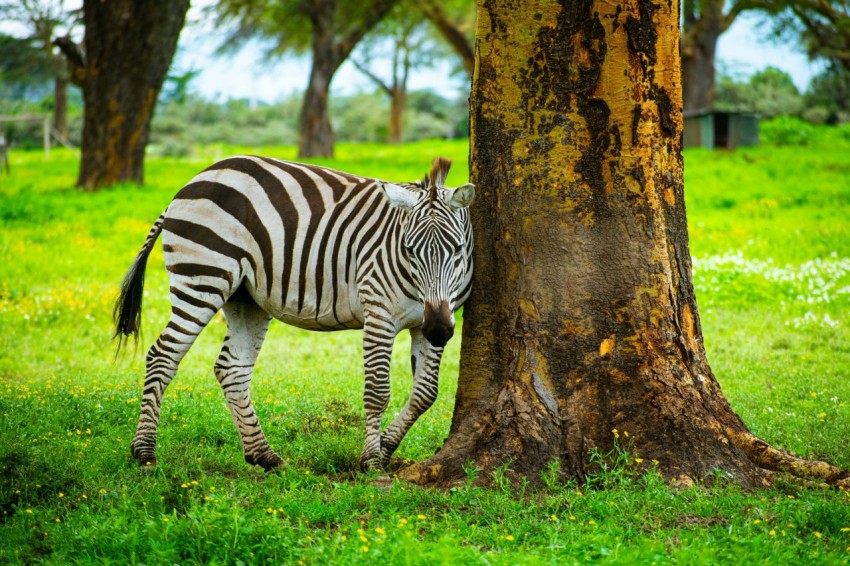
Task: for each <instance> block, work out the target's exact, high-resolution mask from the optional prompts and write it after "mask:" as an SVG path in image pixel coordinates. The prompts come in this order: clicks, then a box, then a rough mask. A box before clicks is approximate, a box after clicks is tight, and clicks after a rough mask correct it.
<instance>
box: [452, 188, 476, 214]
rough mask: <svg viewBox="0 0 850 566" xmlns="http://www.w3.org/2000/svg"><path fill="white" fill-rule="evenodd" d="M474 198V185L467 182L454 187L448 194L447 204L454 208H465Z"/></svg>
mask: <svg viewBox="0 0 850 566" xmlns="http://www.w3.org/2000/svg"><path fill="white" fill-rule="evenodd" d="M474 199H475V185H473V184H472V183H467V184H465V185H461V186H460V187H458V188H456V189H455V190H453V191H452V192H451V193H450V194H449V202H448V204H449V206H450V207H452V208H453V209H454V210H460V209H461V208H466V207H467V206H469V205H470V204H472V201H473V200H474Z"/></svg>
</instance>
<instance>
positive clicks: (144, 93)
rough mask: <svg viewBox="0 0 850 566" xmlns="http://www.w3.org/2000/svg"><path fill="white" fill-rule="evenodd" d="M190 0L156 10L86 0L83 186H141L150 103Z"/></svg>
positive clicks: (169, 0) (124, 1) (114, 0)
mask: <svg viewBox="0 0 850 566" xmlns="http://www.w3.org/2000/svg"><path fill="white" fill-rule="evenodd" d="M188 8H189V0H163V1H162V2H158V3H157V4H156V9H153V7H152V6H151V5H149V4H148V3H145V2H135V1H133V0H110V1H109V2H102V1H100V0H87V1H85V2H84V4H83V11H84V19H85V28H86V35H85V58H86V61H85V67H84V73H83V99H84V101H85V115H84V121H83V140H82V163H81V165H80V175H79V178H78V180H77V185H78V186H80V187H83V188H86V189H97V188H99V187H102V186H105V185H109V184H113V183H120V182H126V181H131V182H135V183H139V184H141V183H142V181H143V165H144V156H145V146H146V145H147V141H148V134H149V132H150V124H151V119H152V117H153V112H154V106H155V105H156V100H157V97H158V95H159V91H160V89H161V88H162V83H163V81H164V80H165V75H166V72H167V71H168V67H169V65H170V64H171V59H172V57H173V56H174V50H175V48H176V46H177V38H178V36H179V34H180V29H181V28H182V27H183V22H184V19H185V17H186V10H187V9H188Z"/></svg>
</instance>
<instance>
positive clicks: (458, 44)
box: [417, 0, 475, 77]
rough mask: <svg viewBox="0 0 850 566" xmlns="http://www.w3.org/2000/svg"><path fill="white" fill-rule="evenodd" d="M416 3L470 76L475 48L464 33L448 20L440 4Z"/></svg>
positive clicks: (419, 0)
mask: <svg viewBox="0 0 850 566" xmlns="http://www.w3.org/2000/svg"><path fill="white" fill-rule="evenodd" d="M417 4H418V5H419V9H420V10H422V13H423V14H425V17H426V18H428V20H429V21H430V22H431V23H432V24H434V27H436V28H437V30H439V32H440V33H441V34H442V35H443V37H444V38H445V39H446V41H448V42H449V45H451V47H452V49H454V51H455V53H457V54H458V55H459V56H460V58H461V60H462V61H463V66H464V67H465V68H466V71H467V72H468V73H469V76H470V77H471V76H472V72H473V70H474V68H475V48H474V46H473V45H472V43H470V41H469V39H467V37H466V34H464V33H463V32H462V31H461V30H460V29H459V28H458V27H457V26H456V25H454V24H453V23H452V22H451V21H450V20H449V18H448V17H447V16H446V14H445V12H443V9H442V8H441V7H440V5H439V4H438V3H437V2H435V1H434V0H417Z"/></svg>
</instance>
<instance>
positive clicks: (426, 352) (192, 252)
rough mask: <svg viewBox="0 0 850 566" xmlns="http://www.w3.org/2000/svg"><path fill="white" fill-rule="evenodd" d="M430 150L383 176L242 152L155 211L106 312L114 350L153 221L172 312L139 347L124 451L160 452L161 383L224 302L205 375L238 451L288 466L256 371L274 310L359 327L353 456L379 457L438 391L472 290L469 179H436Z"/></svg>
mask: <svg viewBox="0 0 850 566" xmlns="http://www.w3.org/2000/svg"><path fill="white" fill-rule="evenodd" d="M450 166H451V161H450V160H449V159H446V158H442V157H438V158H436V159H435V160H434V162H433V165H432V168H431V170H430V172H429V173H427V174H426V175H425V177H424V179H423V180H421V181H418V182H413V183H390V182H386V181H381V180H378V179H371V178H367V177H360V176H357V175H352V174H349V173H344V172H341V171H336V170H333V169H329V168H326V167H320V166H317V165H305V164H300V163H294V162H287V161H281V160H278V159H272V158H268V157H258V156H238V157H231V158H227V159H224V160H222V161H219V162H217V163H215V164H213V165H212V166H210V167H208V168H207V169H205V170H204V171H202V172H201V173H199V174H198V175H196V176H195V177H194V178H193V179H192V180H191V181H190V182H189V183H188V184H187V185H185V186H184V187H183V188H182V189H181V190H180V191H179V192H178V193H177V194H176V196H175V197H174V199H173V200H172V201H171V203H170V204H169V205H168V207H167V208H166V209H165V211H164V212H163V213H162V215H160V216H159V218H158V219H157V220H156V222H154V225H153V227H152V228H151V229H150V232H149V233H148V236H147V239H146V240H145V242H144V244H143V246H142V248H141V250H140V251H139V253H138V255H137V256H136V258H135V261H134V262H133V264H132V265H131V267H130V269H129V271H128V272H127V274H126V276H125V278H124V280H123V282H122V284H121V291H120V295H119V297H118V299H117V301H116V304H115V308H114V311H113V318H114V321H115V338H117V339H118V350H119V351H120V350H121V347H122V345H123V344H124V343H126V340H127V339H128V338H129V337H130V336H132V337H133V338H134V339H135V340H138V335H139V328H140V324H141V313H142V293H143V287H144V275H145V267H146V264H147V259H148V256H149V255H150V253H151V249H152V248H153V246H154V243H155V242H156V240H157V238H158V237H159V235H160V234H162V249H163V255H164V257H165V265H166V269H167V272H168V278H169V284H170V288H169V289H170V299H171V315H170V318H169V320H168V323H167V324H166V326H165V328H164V330H163V331H162V333H161V334H160V335H159V337H158V338H157V340H156V341H155V342H154V343H153V345H152V346H151V347H150V349H149V351H148V353H147V356H146V371H145V381H144V392H143V395H142V401H141V410H140V414H139V420H138V427H137V430H136V434H135V436H134V438H133V441H132V444H131V449H132V454H133V457H134V458H135V459H136V461H137V462H138V464H139V466H152V465H155V464H156V456H155V453H154V452H155V446H156V434H157V426H158V423H159V417H160V408H161V405H162V396H163V393H164V391H165V389H166V387H167V386H168V384H169V383H170V382H171V380H172V378H173V377H174V375H175V373H176V371H177V367H178V365H179V364H180V361H181V359H182V358H183V356H184V355H185V354H186V353H187V351H188V350H189V348H190V347H191V345H192V343H193V342H194V340H195V339H196V338H197V336H198V334H199V333H200V332H201V330H202V329H203V328H204V327H205V326H206V325H207V323H209V322H210V320H211V319H212V318H213V317H214V316H215V315H216V313H217V312H219V311H222V312H223V315H224V318H225V320H226V322H227V333H226V336H225V339H224V344H223V345H222V348H221V352H220V354H219V356H218V358H217V360H216V362H215V366H214V373H215V376H216V378H217V379H218V381H219V383H220V385H221V389H222V391H223V393H224V396H225V399H226V401H227V405H228V408H229V410H230V414H231V416H232V418H233V422H234V424H235V425H236V429H237V431H238V433H239V436H240V439H241V442H242V448H243V451H244V456H245V460H246V461H247V462H248V463H249V464H252V465H259V466H261V467H262V468H263V469H264V470H266V471H269V470H272V469H274V468H276V467H279V466H281V465H283V460H282V459H281V457H280V456H279V455H278V454H277V453H276V452H275V451H274V450H273V449H272V448H271V446H270V445H269V442H268V440H267V438H266V436H265V434H264V433H263V431H262V428H261V427H260V423H259V420H258V418H257V415H256V413H255V412H254V407H253V403H252V401H251V393H250V391H251V377H252V374H253V370H254V363H255V361H256V359H257V356H258V354H259V352H260V348H261V346H262V344H263V340H264V338H265V335H266V331H267V329H268V327H269V324H270V322H271V320H272V319H277V320H280V321H283V322H285V323H288V324H291V325H293V326H297V327H300V328H304V329H309V330H319V331H328V330H344V329H353V328H362V329H363V330H364V332H363V367H364V377H365V385H364V392H363V402H364V407H365V413H366V435H365V441H364V445H363V451H362V453H361V456H360V467H361V469H363V470H364V471H365V470H368V469H373V468H375V469H385V468H386V466H387V464H388V463H389V459H390V456H391V455H392V454H393V452H394V451H395V449H396V448H397V447H398V445H399V443H401V441H402V439H403V438H404V436H405V434H407V432H408V430H409V429H410V427H411V426H412V425H413V424H414V422H415V421H416V420H417V419H418V418H419V416H420V415H421V414H422V413H424V412H425V411H426V410H428V408H430V406H431V405H432V404H433V403H434V400H435V399H436V397H437V387H438V372H439V367H440V359H441V356H442V353H443V348H444V346H445V345H446V343H447V342H448V341H449V339H450V338H451V337H452V335H453V333H454V326H455V320H454V312H455V311H456V310H457V309H459V308H460V306H461V305H463V303H464V302H465V301H466V299H467V298H468V297H469V294H470V290H471V282H472V228H471V225H470V221H469V205H470V204H471V203H472V201H473V199H474V198H475V186H474V185H472V184H465V185H463V186H461V187H458V188H456V189H453V190H451V189H447V188H446V187H445V186H444V183H445V180H446V176H447V175H448V172H449V167H450ZM403 329H408V330H409V332H410V337H411V365H412V371H413V390H412V392H411V395H410V398H409V400H408V401H407V404H406V405H405V406H404V408H403V409H402V410H401V412H400V413H399V414H398V415H397V416H396V417H395V419H394V420H393V421H392V422H391V424H390V425H389V426H388V427H387V428H386V429H385V430H383V431H382V430H381V419H382V416H383V413H384V411H385V410H386V407H387V404H388V401H389V396H390V385H389V377H390V376H389V372H390V354H391V352H392V348H393V342H394V340H395V337H396V335H397V334H398V333H399V332H401V331H402V330H403Z"/></svg>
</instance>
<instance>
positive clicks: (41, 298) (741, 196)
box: [0, 129, 850, 564]
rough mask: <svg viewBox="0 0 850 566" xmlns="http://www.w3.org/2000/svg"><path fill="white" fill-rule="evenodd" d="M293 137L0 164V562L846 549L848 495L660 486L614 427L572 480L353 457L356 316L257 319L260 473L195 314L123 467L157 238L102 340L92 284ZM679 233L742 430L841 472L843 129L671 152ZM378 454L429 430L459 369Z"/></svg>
mask: <svg viewBox="0 0 850 566" xmlns="http://www.w3.org/2000/svg"><path fill="white" fill-rule="evenodd" d="M242 151H251V152H252V153H263V154H269V155H275V156H280V157H284V158H292V157H293V156H294V149H292V148H230V147H218V148H208V149H206V150H204V151H202V152H200V153H199V154H198V156H197V157H195V158H193V159H179V160H175V159H166V158H160V159H155V160H149V161H148V168H147V183H146V185H145V186H144V187H142V188H139V187H135V186H119V187H114V188H112V189H109V190H105V191H101V192H98V193H94V194H86V193H80V192H77V191H75V190H74V189H72V188H71V187H72V185H73V181H74V179H75V175H76V168H77V162H76V159H75V157H74V156H73V155H71V154H69V153H65V152H62V151H58V152H54V153H53V154H52V155H51V160H50V161H49V162H45V161H44V160H43V156H41V155H40V154H39V153H36V152H33V153H13V154H12V158H11V161H12V163H11V165H12V174H11V176H0V225H2V232H0V257H2V261H1V262H0V513H2V514H0V562H3V563H6V562H13V563H18V562H20V563H30V562H52V563H65V562H94V563H106V562H117V563H128V562H132V563H149V564H156V563H219V562H220V563H239V562H242V563H268V562H271V561H273V560H274V561H277V562H283V563H307V564H324V563H334V564H337V563H340V564H341V563H374V562H375V561H376V560H378V561H381V562H386V563H394V564H395V563H398V564H433V563H444V564H455V563H484V564H491V563H498V564H516V563H534V564H536V563H550V564H565V563H567V564H569V563H576V564H579V563H586V562H589V561H598V562H610V563H617V564H622V563H646V564H649V563H658V564H665V563H676V564H678V563H686V564H707V563H720V562H723V563H742V562H745V561H753V562H771V563H778V564H781V563H788V562H792V561H796V562H798V563H805V564H811V563H823V564H834V563H847V561H848V559H850V495H848V494H847V493H844V492H839V491H833V490H827V489H820V488H817V487H808V488H805V487H804V486H802V485H801V484H800V483H799V482H796V481H792V480H790V479H789V478H782V477H780V478H779V479H778V481H777V483H776V486H775V487H774V488H773V489H771V490H768V491H764V492H759V493H751V494H746V493H741V492H740V490H738V489H737V488H736V487H735V486H734V485H727V484H724V483H723V482H719V481H718V482H714V484H713V486H712V487H705V486H698V487H695V488H693V489H686V490H676V489H672V488H670V487H668V486H666V485H665V484H664V483H663V482H662V481H661V480H660V479H659V477H658V475H657V474H655V473H649V474H646V475H637V474H636V473H635V472H634V469H635V466H634V458H636V457H639V455H637V454H629V453H628V452H627V447H626V446H624V447H623V449H622V450H619V451H617V452H616V453H614V454H608V455H601V456H599V461H600V464H601V468H602V472H600V473H599V474H597V475H594V476H593V477H591V478H590V482H589V483H588V485H584V486H577V485H575V484H573V483H567V484H564V483H562V482H561V481H559V479H558V476H557V474H556V473H550V474H544V477H543V478H542V479H543V481H544V484H545V487H536V488H535V487H530V486H526V487H523V486H510V485H508V484H507V483H506V481H505V479H504V475H503V474H500V473H497V474H495V476H494V477H493V478H489V479H491V480H493V484H494V485H493V487H490V488H480V487H477V486H475V485H474V480H475V479H476V477H477V472H476V471H475V470H472V469H471V470H469V475H470V481H469V482H468V483H467V484H466V485H462V486H458V487H457V488H456V489H454V490H451V491H434V490H426V489H420V488H417V487H414V486H411V485H406V484H404V483H401V482H386V481H380V482H376V481H375V480H376V478H377V474H369V475H363V474H359V473H354V471H353V470H355V468H356V464H357V459H358V456H359V452H360V448H361V442H362V434H363V425H364V418H363V414H362V408H361V401H360V399H361V396H362V378H361V370H360V367H361V360H360V345H359V342H360V335H359V333H358V332H354V331H352V332H346V333H332V334H312V333H308V332H302V331H298V330H295V329H292V328H290V327H286V326H284V325H282V324H274V325H272V329H271V331H270V334H269V339H268V340H267V341H266V345H265V347H264V350H263V353H262V354H261V356H260V359H259V361H258V365H257V372H256V377H255V379H254V399H255V402H256V407H257V410H258V413H259V415H260V418H261V420H262V422H263V424H264V427H265V430H266V432H267V434H268V436H269V440H270V441H271V443H272V445H273V446H274V447H275V448H277V449H278V451H279V453H280V454H281V456H283V458H284V459H285V460H286V461H287V462H288V464H289V465H288V466H287V467H286V468H285V469H283V470H282V471H280V472H279V473H276V474H270V475H265V474H263V473H262V472H261V471H260V470H259V469H257V468H253V467H251V466H248V465H247V464H246V463H245V462H244V461H243V459H242V453H241V448H240V446H239V440H238V437H237V434H236V431H235V429H234V427H233V424H232V421H231V420H230V416H229V413H228V412H227V409H226V406H225V403H224V399H223V396H222V395H221V392H220V391H219V390H218V385H217V383H216V381H215V379H214V377H213V376H212V371H211V368H212V364H213V361H214V358H215V356H216V354H217V352H218V348H219V346H220V343H221V340H222V337H223V334H224V324H223V322H222V321H221V320H217V321H216V322H214V323H213V324H211V325H210V327H209V328H207V330H205V332H204V333H203V335H202V336H201V338H200V339H199V341H198V342H197V343H196V345H195V347H194V348H193V350H192V351H191V352H190V354H189V355H188V356H187V358H186V359H185V361H184V362H183V365H181V370H180V372H179V373H178V375H177V378H176V379H175V381H174V382H173V383H172V385H171V387H170V388H169V389H168V391H167V393H166V395H165V399H164V405H163V414H162V417H163V420H162V426H161V429H160V444H159V447H158V456H159V462H160V465H159V466H158V468H157V469H156V470H155V471H153V472H150V473H144V472H141V471H139V470H138V469H137V468H136V466H135V464H134V462H133V461H132V460H131V458H130V450H129V444H130V440H131V438H132V435H133V432H134V430H135V423H136V420H137V418H138V407H139V401H140V396H141V382H142V377H143V371H144V368H143V361H144V356H143V353H144V351H145V349H146V348H147V347H148V346H149V345H150V343H151V342H152V340H153V339H154V338H155V336H156V334H157V333H158V331H159V330H160V329H161V327H162V325H163V324H164V323H165V320H166V313H167V308H168V301H167V289H168V287H167V281H166V278H165V272H164V269H163V267H162V254H161V252H160V251H159V246H157V251H156V252H155V253H154V254H153V255H152V257H151V260H150V262H149V269H148V280H147V283H146V299H145V307H144V325H143V340H142V344H141V345H140V347H139V351H138V352H137V354H136V355H135V356H133V355H128V356H125V357H123V358H120V359H119V360H118V361H117V362H115V361H113V353H114V348H113V344H112V343H111V342H110V336H111V322H110V314H111V304H112V301H113V299H114V296H115V294H116V291H117V285H118V283H119V282H120V280H121V278H122V276H123V274H124V272H125V270H126V269H127V268H128V267H129V265H130V262H131V261H132V260H133V258H134V256H135V254H136V252H137V251H138V249H139V247H140V246H141V244H142V241H143V240H144V237H145V235H146V233H147V231H148V229H149V228H150V225H151V224H152V223H153V221H154V220H155V219H156V217H157V216H158V215H159V214H160V212H161V211H162V210H163V209H164V208H165V206H166V205H167V203H168V202H169V200H170V199H171V197H172V196H173V194H174V193H175V192H176V191H177V189H178V188H179V187H180V186H181V185H182V184H183V183H184V182H185V181H187V180H188V179H189V178H190V177H191V176H192V175H193V174H194V173H195V172H197V171H198V170H200V169H202V168H203V167H204V166H206V165H207V164H209V163H210V162H211V161H213V160H214V159H216V158H219V157H224V156H226V155H230V154H232V153H238V152H242ZM466 152H467V147H466V144H465V143H462V142H429V143H417V144H412V145H407V146H404V147H401V148H389V147H385V146H345V145H343V146H340V147H339V148H338V158H337V159H336V160H334V161H333V162H331V163H330V164H331V165H333V166H334V167H337V168H340V169H345V170H349V171H352V172H357V173H362V174H368V175H374V176H380V177H383V178H388V179H393V180H414V179H418V178H419V177H420V176H421V175H422V174H423V173H424V172H425V171H426V169H427V168H428V166H429V164H430V159H431V157H433V156H435V155H446V156H448V157H451V158H453V159H454V160H455V169H454V170H453V171H452V173H451V174H450V176H449V183H450V184H461V183H463V182H465V181H466V179H467V172H466ZM685 163H686V171H685V174H686V175H685V176H686V195H687V207H688V214H689V225H690V230H691V252H692V254H693V257H694V276H695V282H696V288H697V298H698V303H699V306H700V314H701V317H702V322H703V331H704V334H705V343H706V348H707V350H708V355H709V359H710V361H711V363H712V367H713V369H714V371H715V373H716V374H717V376H718V379H719V380H720V382H721V384H722V386H723V389H724V391H725V393H726V394H727V396H728V397H729V399H730V401H731V403H732V405H733V407H734V408H735V409H736V410H737V411H738V412H739V413H740V414H741V416H742V417H743V418H744V420H745V421H746V422H748V423H749V424H750V426H751V427H752V429H753V431H754V432H755V433H757V434H758V435H760V436H762V437H763V438H765V439H767V440H769V441H771V442H773V443H776V444H777V445H780V446H783V447H785V448H788V449H791V450H794V451H796V452H798V453H800V454H802V455H805V456H807V457H814V458H822V459H827V460H829V461H831V462H834V463H835V464H838V465H841V466H843V467H845V468H850V450H848V449H847V440H848V438H850V406H848V404H850V320H848V317H847V312H848V307H850V131H848V130H847V129H844V130H837V129H832V130H827V129H824V130H819V131H817V132H815V134H814V135H813V136H812V137H811V139H810V140H809V143H808V145H805V146H779V145H771V144H766V145H763V146H761V147H757V148H749V149H745V150H741V151H737V152H705V151H689V152H687V153H686V155H685ZM408 347H409V340H407V336H406V335H403V336H402V338H401V340H400V341H399V343H398V348H397V349H396V352H395V357H394V362H393V363H394V365H393V368H392V369H393V372H394V382H393V397H392V402H391V405H390V409H389V411H388V417H391V416H392V415H393V414H394V413H395V412H396V411H398V410H399V409H400V408H401V406H402V405H403V403H404V401H405V395H406V393H407V392H408V391H409V389H410V383H411V378H410V373H409V368H408V364H407V361H406V360H407V357H408V352H409V350H408ZM459 347H460V344H459V341H458V340H454V341H452V343H451V344H450V346H449V348H448V352H447V355H446V356H445V359H444V363H443V368H442V374H441V375H442V380H441V381H442V390H441V394H440V397H439V399H438V401H437V403H436V405H435V406H434V408H432V409H431V411H429V412H428V413H427V414H426V415H425V416H423V417H422V418H421V419H420V420H419V422H418V423H417V424H416V426H415V427H414V428H413V430H412V431H411V433H410V434H409V435H408V437H407V439H406V440H405V441H404V443H403V444H402V445H401V447H400V448H399V452H398V453H397V455H398V456H400V457H402V458H408V459H420V458H424V457H427V456H428V455H430V454H432V453H433V452H434V451H435V450H436V449H437V448H439V446H440V445H441V443H442V439H443V438H445V436H446V434H447V432H448V427H449V422H450V418H451V411H452V405H453V398H454V392H455V381H456V376H457V371H458V366H457V359H458V352H459Z"/></svg>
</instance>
